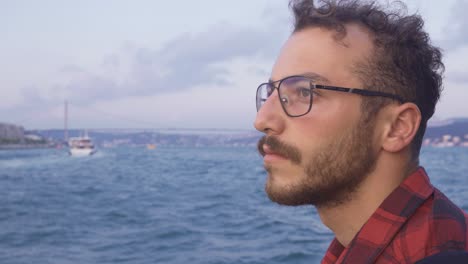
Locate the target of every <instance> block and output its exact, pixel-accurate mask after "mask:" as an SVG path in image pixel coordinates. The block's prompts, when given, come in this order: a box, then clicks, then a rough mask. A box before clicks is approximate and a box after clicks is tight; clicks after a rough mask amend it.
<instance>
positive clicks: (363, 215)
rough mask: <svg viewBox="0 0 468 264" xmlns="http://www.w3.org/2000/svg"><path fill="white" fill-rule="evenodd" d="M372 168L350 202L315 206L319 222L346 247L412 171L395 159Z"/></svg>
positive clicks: (387, 159)
mask: <svg viewBox="0 0 468 264" xmlns="http://www.w3.org/2000/svg"><path fill="white" fill-rule="evenodd" d="M380 158H381V159H379V160H378V161H377V163H376V166H375V169H374V170H373V171H372V172H371V173H370V174H369V175H368V176H367V178H366V179H365V180H364V182H363V183H362V184H361V185H360V186H359V188H358V190H356V192H355V193H353V194H352V196H351V197H350V199H349V200H348V201H346V202H344V203H341V204H339V205H335V206H333V207H318V208H317V211H318V213H319V215H320V218H321V219H322V222H323V223H324V224H325V225H326V226H327V227H328V228H330V229H331V230H332V231H333V233H335V237H336V239H337V240H338V241H339V242H340V243H341V244H342V245H343V246H345V247H347V246H348V245H349V243H350V242H351V241H352V240H353V238H354V237H355V236H356V234H357V233H358V232H359V230H360V229H361V228H362V226H363V225H364V224H365V223H366V222H367V220H369V218H370V217H371V216H372V214H373V213H374V212H375V211H376V210H377V208H378V207H379V206H380V204H381V203H382V202H383V201H384V200H385V198H387V196H388V195H390V193H391V192H392V191H393V190H395V189H396V188H397V187H398V186H399V185H400V184H401V182H403V180H404V179H405V178H406V177H407V176H409V174H411V173H412V172H413V171H414V170H415V167H414V166H411V167H409V166H407V165H406V164H407V163H406V162H405V161H404V160H402V159H401V158H399V157H398V156H392V155H391V154H390V156H384V157H380Z"/></svg>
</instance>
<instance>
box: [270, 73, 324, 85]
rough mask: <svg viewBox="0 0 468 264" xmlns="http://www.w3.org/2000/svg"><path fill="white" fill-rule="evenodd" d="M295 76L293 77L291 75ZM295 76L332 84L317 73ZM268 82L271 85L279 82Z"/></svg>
mask: <svg viewBox="0 0 468 264" xmlns="http://www.w3.org/2000/svg"><path fill="white" fill-rule="evenodd" d="M291 76H293V75H291ZM294 76H304V77H307V78H310V79H312V80H314V81H319V82H323V83H330V80H328V79H327V78H326V77H325V76H322V75H320V74H318V73H315V72H303V73H300V74H295V75H294ZM268 82H269V83H274V82H277V81H273V79H271V78H270V79H268Z"/></svg>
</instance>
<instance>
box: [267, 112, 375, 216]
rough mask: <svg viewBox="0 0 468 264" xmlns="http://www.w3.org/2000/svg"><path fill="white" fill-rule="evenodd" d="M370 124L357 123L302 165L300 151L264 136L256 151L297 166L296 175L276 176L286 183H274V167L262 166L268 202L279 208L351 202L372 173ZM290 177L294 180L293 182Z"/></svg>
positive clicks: (334, 204) (273, 138)
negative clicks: (265, 148)
mask: <svg viewBox="0 0 468 264" xmlns="http://www.w3.org/2000/svg"><path fill="white" fill-rule="evenodd" d="M372 136H373V122H372V121H370V122H369V123H365V122H364V120H360V121H359V122H358V124H357V125H356V126H355V127H353V128H351V130H350V131H348V132H346V133H343V134H342V136H341V137H339V138H337V139H336V140H333V142H331V143H329V144H326V145H322V146H320V147H319V148H317V149H316V150H315V151H314V154H313V155H312V156H311V157H310V158H309V159H308V160H307V161H305V162H304V163H303V159H302V155H301V152H300V150H299V149H298V148H297V147H295V146H292V145H288V144H286V143H284V142H281V141H280V140H279V139H278V138H276V137H274V136H265V137H263V138H262V139H260V141H259V142H258V150H259V152H260V154H261V155H262V156H264V155H265V153H264V151H263V145H264V144H266V145H268V146H269V147H270V148H271V149H272V150H273V151H274V152H275V153H277V154H279V155H281V156H284V157H286V158H288V159H289V160H290V161H291V163H292V164H293V165H295V166H301V167H302V169H303V173H301V174H300V175H279V176H278V175H276V176H277V177H287V178H288V179H289V180H290V181H289V182H288V183H284V181H278V180H275V177H273V176H274V175H275V174H277V173H280V172H279V171H278V170H277V169H276V168H275V167H274V166H272V165H268V166H265V169H266V170H267V172H268V174H269V176H268V179H267V182H266V184H265V191H266V193H267V194H268V197H269V198H270V200H272V201H274V202H276V203H279V204H283V205H306V204H311V205H314V206H316V207H322V208H323V207H335V206H338V205H340V204H343V203H345V202H347V201H350V200H351V199H352V196H353V194H354V193H355V192H356V190H357V189H358V187H359V186H360V184H361V183H362V182H363V181H364V180H365V179H366V177H367V175H368V174H369V173H370V172H372V171H373V169H374V166H375V162H376V153H374V152H373V148H372ZM293 177H294V178H293Z"/></svg>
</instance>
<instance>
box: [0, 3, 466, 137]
mask: <svg viewBox="0 0 468 264" xmlns="http://www.w3.org/2000/svg"><path fill="white" fill-rule="evenodd" d="M382 1H383V0H382ZM403 2H405V3H406V4H407V6H408V9H409V12H410V13H414V12H417V13H419V14H420V15H421V16H422V17H423V18H424V19H425V22H426V24H425V29H426V30H427V31H428V32H429V34H430V36H431V39H432V41H433V43H434V44H435V45H437V46H440V47H441V48H442V49H443V52H444V62H445V66H446V71H445V80H444V91H443V94H442V98H441V101H440V103H439V105H438V107H437V109H436V113H435V116H434V118H433V119H435V120H443V119H448V118H453V117H468V103H466V99H467V98H468V71H467V69H466V66H465V64H466V60H467V59H468V18H466V15H465V14H464V10H467V9H468V0H447V1H425V0H406V1H403ZM291 30H292V17H291V14H290V10H289V9H288V1H287V0H236V1H219V0H197V1H188V0H186V1H162V0H135V1H125V0H101V1H95V0H81V1H62V0H41V1H33V0H29V1H26V0H0V36H1V37H0V40H1V41H0V71H1V74H0V122H4V123H13V124H18V125H22V126H24V127H25V128H26V129H49V128H63V126H64V102H65V101H68V120H69V121H68V126H69V127H70V128H78V129H95V128H156V129H157V128H191V129H209V128H220V129H253V121H254V119H255V114H256V109H255V90H256V87H257V86H258V84H259V83H261V82H264V81H266V80H268V78H269V77H270V72H271V68H272V65H273V63H274V61H275V59H276V56H277V54H278V52H279V50H280V48H281V45H282V44H283V43H284V41H285V40H286V39H287V37H288V36H289V34H290V33H291Z"/></svg>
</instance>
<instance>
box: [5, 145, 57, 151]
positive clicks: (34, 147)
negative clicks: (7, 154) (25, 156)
mask: <svg viewBox="0 0 468 264" xmlns="http://www.w3.org/2000/svg"><path fill="white" fill-rule="evenodd" d="M54 147H55V146H54V145H50V144H4V145H0V150H15V149H45V148H54Z"/></svg>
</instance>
